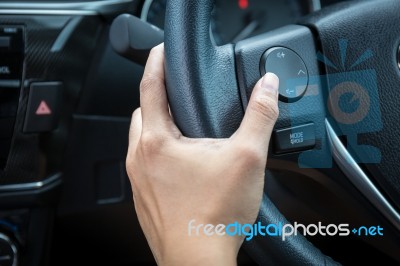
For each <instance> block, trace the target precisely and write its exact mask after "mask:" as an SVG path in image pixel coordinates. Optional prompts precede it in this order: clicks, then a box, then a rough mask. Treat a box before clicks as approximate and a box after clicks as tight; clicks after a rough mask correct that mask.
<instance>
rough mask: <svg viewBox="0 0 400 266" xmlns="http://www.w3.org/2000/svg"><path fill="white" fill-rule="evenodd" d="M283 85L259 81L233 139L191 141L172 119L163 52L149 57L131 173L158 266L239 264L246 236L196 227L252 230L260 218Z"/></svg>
mask: <svg viewBox="0 0 400 266" xmlns="http://www.w3.org/2000/svg"><path fill="white" fill-rule="evenodd" d="M278 83H279V81H278V78H277V77H276V76H275V75H274V74H270V73H269V74H266V75H265V76H264V77H263V78H262V79H261V80H260V81H258V83H257V84H256V85H255V88H254V90H253V94H252V96H251V99H250V102H249V105H248V107H247V110H246V114H245V117H244V119H243V121H242V123H241V125H240V128H239V129H238V130H237V131H236V133H234V134H233V135H232V136H231V137H230V138H228V139H190V138H186V137H184V136H182V134H181V132H180V131H179V129H178V128H177V127H176V125H175V124H174V121H173V119H172V117H171V115H170V113H169V107H168V101H167V95H166V91H165V80H164V46H163V45H159V46H157V47H155V48H154V49H153V50H152V51H151V53H150V57H149V59H148V62H147V65H146V69H145V73H144V75H143V79H142V82H141V86H140V93H141V94H140V102H141V108H139V109H137V110H136V111H135V112H134V113H133V117H132V124H131V129H130V136H129V151H128V156H127V159H126V167H127V171H128V174H129V178H130V181H131V185H132V190H133V198H134V203H135V209H136V212H137V215H138V218H139V222H140V225H141V227H142V229H143V231H144V233H145V235H146V238H147V241H148V242H149V245H150V248H151V250H152V252H153V254H154V256H155V258H156V261H157V263H158V264H160V265H205V263H207V265H232V264H236V256H237V253H238V250H239V248H240V246H241V244H242V242H243V239H244V237H243V236H228V235H224V236H219V235H217V234H214V235H212V236H207V235H205V234H203V233H202V232H203V231H202V230H203V228H202V227H200V228H199V229H198V230H199V232H200V233H199V234H196V229H193V228H197V227H196V226H199V225H200V224H203V225H205V224H212V225H214V226H215V225H218V224H225V225H226V224H229V223H233V222H238V223H240V224H245V223H250V224H252V223H254V221H255V219H256V218H257V214H258V210H259V207H260V202H261V198H262V194H263V187H264V170H265V166H266V161H267V152H268V145H269V141H270V136H271V132H272V129H273V126H274V124H275V121H276V119H277V117H278V104H277V102H278V90H277V89H278ZM192 220H194V221H192ZM190 221H192V222H191V226H192V227H190V226H189V222H190ZM193 226H194V227H193ZM190 228H192V229H190ZM190 233H191V235H189V234H190Z"/></svg>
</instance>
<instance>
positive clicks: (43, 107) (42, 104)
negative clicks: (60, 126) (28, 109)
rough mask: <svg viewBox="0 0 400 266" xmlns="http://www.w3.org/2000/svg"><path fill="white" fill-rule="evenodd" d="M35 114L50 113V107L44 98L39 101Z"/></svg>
mask: <svg viewBox="0 0 400 266" xmlns="http://www.w3.org/2000/svg"><path fill="white" fill-rule="evenodd" d="M36 115H51V109H50V107H49V106H48V105H47V103H46V101H45V100H43V101H41V102H40V104H39V107H38V108H37V110H36Z"/></svg>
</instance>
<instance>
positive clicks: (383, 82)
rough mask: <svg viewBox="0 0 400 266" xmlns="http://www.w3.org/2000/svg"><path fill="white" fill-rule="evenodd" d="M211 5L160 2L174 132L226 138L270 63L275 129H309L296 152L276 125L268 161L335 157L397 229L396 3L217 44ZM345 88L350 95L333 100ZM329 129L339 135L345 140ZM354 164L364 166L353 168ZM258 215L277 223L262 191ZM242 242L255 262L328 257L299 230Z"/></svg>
mask: <svg viewBox="0 0 400 266" xmlns="http://www.w3.org/2000/svg"><path fill="white" fill-rule="evenodd" d="M213 4H214V1H213V0H169V1H168V3H167V12H166V21H165V39H164V42H165V56H166V61H165V71H166V82H167V90H168V97H169V102H170V107H171V111H172V114H173V116H174V119H175V121H176V124H177V125H178V127H179V128H180V130H181V131H182V132H183V134H184V135H186V136H188V137H194V138H197V137H213V138H223V137H229V136H230V135H231V134H232V133H233V132H234V131H235V130H236V129H237V128H238V126H239V124H240V121H241V119H242V118H243V115H244V112H245V109H246V105H247V102H248V99H249V96H250V94H251V90H252V88H253V86H254V85H255V83H256V82H257V80H258V79H259V78H260V77H261V76H262V74H263V73H265V72H266V71H273V72H275V73H276V74H277V75H278V76H279V77H280V80H281V85H280V88H279V91H280V100H281V101H280V102H279V109H280V116H279V119H278V121H277V124H276V128H277V129H280V128H288V129H289V132H294V131H293V128H295V127H296V126H300V128H301V127H302V126H304V125H306V126H309V125H311V128H312V129H311V131H307V130H304V132H302V133H304V134H306V133H307V132H308V133H310V132H311V133H312V134H311V137H310V139H307V137H306V139H305V140H303V142H307V141H311V146H310V145H309V147H308V148H309V149H311V150H309V151H306V152H305V151H302V147H300V146H302V145H300V146H299V147H300V148H299V147H297V146H296V145H295V144H296V143H297V142H296V141H299V140H298V139H296V137H295V139H294V143H286V142H285V139H284V137H285V136H286V137H287V136H288V135H287V134H286V135H285V133H282V132H285V131H284V130H283V131H279V130H278V131H276V132H275V134H274V138H273V140H272V141H274V142H278V144H276V143H275V151H271V152H270V156H269V158H272V159H270V160H269V163H270V161H271V165H269V166H268V168H269V167H271V168H274V167H278V166H274V162H277V161H280V162H285V161H292V162H296V163H298V167H310V168H329V167H331V166H332V163H333V161H335V163H337V164H338V165H339V167H340V168H341V169H342V171H343V172H344V173H345V174H346V175H347V176H348V178H349V179H350V180H351V181H352V182H353V184H354V185H355V186H356V187H357V188H358V189H359V190H360V192H361V193H363V194H364V195H365V197H367V198H368V199H369V200H370V201H371V203H372V205H373V206H375V208H376V209H377V210H378V211H379V212H380V213H381V214H382V215H383V216H384V217H385V218H386V219H387V220H388V221H389V222H390V223H391V224H392V226H393V227H394V228H396V230H397V232H398V231H399V229H400V222H399V221H400V218H399V214H398V213H397V212H396V210H395V207H394V206H397V207H398V206H400V204H399V203H400V200H399V198H400V197H399V195H400V185H399V183H398V181H397V180H396V177H398V176H399V175H400V168H399V167H393V166H396V165H397V164H398V162H397V159H398V158H399V152H400V145H399V143H400V142H399V136H400V127H397V126H393V125H395V124H397V123H398V121H400V117H399V112H398V111H397V108H399V107H400V100H399V99H400V97H398V96H399V93H398V87H399V84H400V75H399V73H400V72H399V66H400V65H398V50H399V43H400V27H398V26H397V25H399V23H400V17H399V16H398V12H399V11H400V1H398V0H380V1H350V2H346V3H343V4H339V5H335V6H334V7H332V8H327V9H323V10H321V11H320V12H317V13H315V14H312V15H311V16H309V17H306V18H305V19H304V20H303V21H301V22H300V23H299V24H298V25H291V26H287V27H284V28H281V29H278V30H275V31H272V32H269V33H266V34H263V35H260V36H256V37H253V38H250V39H247V40H243V41H241V42H239V43H237V44H236V45H232V44H227V45H223V46H218V47H217V46H215V45H214V44H213V42H212V39H211V37H210V33H209V25H210V16H211V12H212V8H213ZM382 18H384V19H382ZM285 56H286V57H285ZM318 61H320V62H318ZM346 93H350V94H352V95H353V96H352V97H350V100H348V102H347V105H346V104H345V105H344V107H343V104H341V103H340V101H342V100H341V97H342V96H343V97H345V98H346V97H347V96H346ZM354 97H355V98H354ZM354 100H357V101H358V102H359V107H358V109H357V108H356V109H357V110H356V111H354V110H353V111H351V112H350V111H347V112H346V111H343V110H342V109H345V108H346V106H347V107H349V106H350V107H349V108H352V107H351V103H353V102H354ZM282 134H283V135H282ZM339 135H345V136H347V147H346V146H344V145H343V144H342V143H341V141H340V139H339V138H338V137H337V136H339ZM282 136H284V137H282ZM357 137H358V139H357ZM290 140H292V139H291V137H290ZM314 140H315V142H314ZM279 141H281V142H282V143H279ZM360 143H367V144H365V145H362V144H360ZM271 144H272V143H271ZM303 144H304V143H303ZM308 144H310V143H308ZM291 145H292V146H293V145H294V149H292V148H293V147H292V146H291ZM296 147H297V148H299V150H300V151H297V153H296ZM303 148H304V147H303ZM293 151H295V153H293ZM346 156H347V157H346ZM274 158H276V160H274ZM332 158H333V159H332ZM356 162H358V163H367V164H365V165H364V168H361V167H359V165H358V164H357V163H356ZM372 179H373V180H375V181H374V182H377V183H379V186H380V187H381V188H383V189H384V191H385V196H383V194H381V193H380V192H379V191H376V190H377V189H376V187H375V186H374V184H373V182H371V181H370V180H372ZM374 189H375V190H374ZM258 219H259V220H260V221H261V222H262V224H270V223H275V224H277V223H279V222H281V223H287V220H286V219H285V217H284V216H283V215H282V214H281V213H280V212H279V211H278V209H277V208H276V207H275V206H274V204H273V203H272V202H271V201H270V200H269V199H268V197H267V196H265V195H264V197H263V201H262V204H261V208H260V213H259V217H258ZM245 248H246V249H247V251H248V253H249V254H250V255H251V257H252V258H253V259H254V260H255V261H256V262H257V263H259V264H268V265H271V264H277V263H279V264H289V265H299V264H300V265H306V264H307V265H331V264H332V265H333V264H337V262H335V261H334V260H333V259H331V258H330V257H328V256H326V255H324V254H323V253H322V252H321V251H320V250H319V249H318V248H316V247H315V246H314V245H313V244H311V243H310V242H309V241H308V240H307V239H306V238H305V237H304V236H302V235H301V234H298V235H297V236H291V237H289V238H287V239H286V241H282V240H281V239H280V238H274V237H268V238H266V237H259V236H258V237H255V238H254V239H253V240H252V241H250V242H248V243H245Z"/></svg>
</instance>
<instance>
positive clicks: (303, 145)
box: [273, 123, 315, 154]
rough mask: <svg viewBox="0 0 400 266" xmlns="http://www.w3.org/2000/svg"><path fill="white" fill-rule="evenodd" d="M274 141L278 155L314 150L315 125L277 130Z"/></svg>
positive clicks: (309, 124)
mask: <svg viewBox="0 0 400 266" xmlns="http://www.w3.org/2000/svg"><path fill="white" fill-rule="evenodd" d="M273 139H274V148H275V149H274V151H275V153H276V154H282V153H289V152H296V151H303V150H309V149H312V148H314V146H315V126H314V123H308V124H304V125H300V126H295V127H289V128H283V129H277V130H275V131H274V133H273Z"/></svg>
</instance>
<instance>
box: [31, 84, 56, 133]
mask: <svg viewBox="0 0 400 266" xmlns="http://www.w3.org/2000/svg"><path fill="white" fill-rule="evenodd" d="M61 90H62V83H61V82H36V83H32V84H31V88H30V91H29V99H28V107H27V110H26V117H25V124H24V132H25V133H35V132H47V131H51V130H53V129H55V128H56V127H57V124H58V118H59V109H60V103H61V101H60V97H61Z"/></svg>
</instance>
